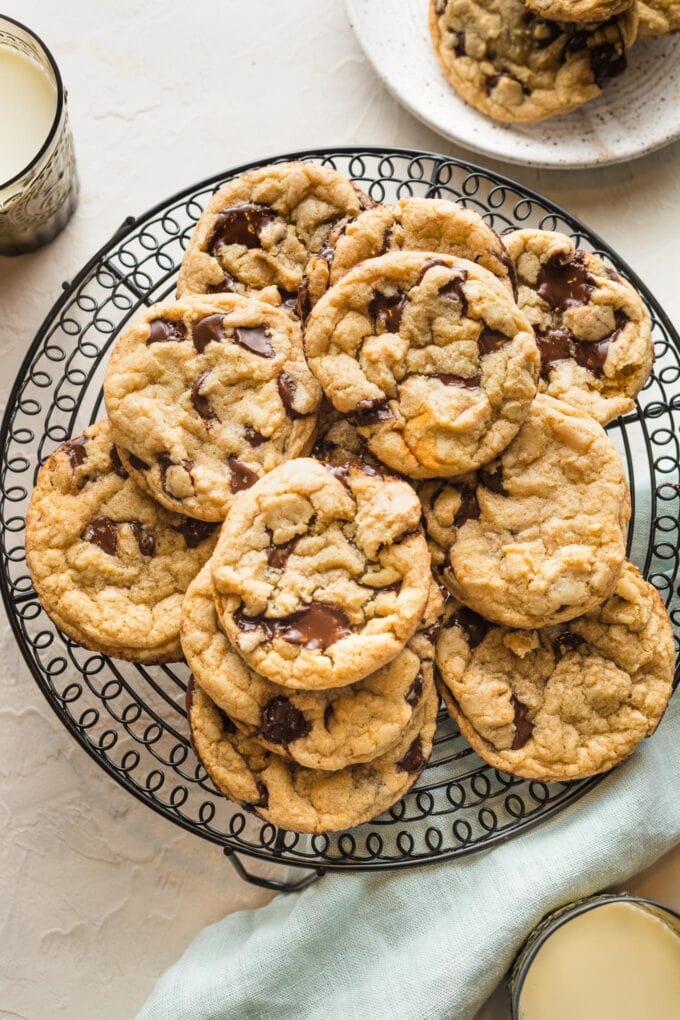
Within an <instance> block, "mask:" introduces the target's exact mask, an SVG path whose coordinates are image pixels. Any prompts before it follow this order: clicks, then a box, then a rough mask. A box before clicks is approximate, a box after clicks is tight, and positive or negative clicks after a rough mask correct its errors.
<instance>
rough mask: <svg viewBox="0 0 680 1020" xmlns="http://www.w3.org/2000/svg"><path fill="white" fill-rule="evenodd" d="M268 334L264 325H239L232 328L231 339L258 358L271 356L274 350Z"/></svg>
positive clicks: (274, 352)
mask: <svg viewBox="0 0 680 1020" xmlns="http://www.w3.org/2000/svg"><path fill="white" fill-rule="evenodd" d="M270 336H271V333H270V332H269V330H268V329H267V327H266V326H247V327H246V326H239V327H238V329H235V330H234V336H233V340H234V343H237V344H239V346H240V347H245V349H246V350H247V351H252V353H253V354H257V356H258V357H259V358H273V357H274V355H275V354H276V351H275V350H274V348H273V347H272V345H271V343H270V342H269V338H270Z"/></svg>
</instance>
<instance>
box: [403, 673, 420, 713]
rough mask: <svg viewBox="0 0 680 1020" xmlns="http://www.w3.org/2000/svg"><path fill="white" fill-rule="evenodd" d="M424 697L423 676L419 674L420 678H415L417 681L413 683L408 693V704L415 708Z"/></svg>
mask: <svg viewBox="0 0 680 1020" xmlns="http://www.w3.org/2000/svg"><path fill="white" fill-rule="evenodd" d="M422 696H423V674H422V673H418V676H417V677H416V678H415V680H414V681H413V683H412V684H411V686H410V687H409V689H408V690H407V692H406V702H407V704H409V705H410V706H411V708H415V707H416V705H417V704H418V702H419V701H420V699H421V697H422Z"/></svg>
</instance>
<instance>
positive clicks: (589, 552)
mask: <svg viewBox="0 0 680 1020" xmlns="http://www.w3.org/2000/svg"><path fill="white" fill-rule="evenodd" d="M421 495H422V496H423V499H424V502H425V503H426V504H429V507H428V506H427V505H426V509H425V515H424V516H425V525H426V528H427V530H428V533H429V535H430V537H431V539H432V541H433V542H435V544H439V545H440V547H441V548H442V549H443V550H445V552H446V556H447V559H448V565H447V566H446V569H445V570H443V577H444V580H445V582H446V584H447V587H448V588H449V589H450V591H451V592H452V593H453V594H454V595H455V596H456V597H457V598H458V599H459V600H460V601H461V602H463V603H464V604H465V605H466V606H469V607H470V608H472V609H474V610H475V611H476V612H478V613H481V614H482V615H483V616H485V617H488V619H490V620H494V621H495V622H497V623H502V624H504V625H505V626H507V627H548V626H551V625H553V624H557V623H563V622H565V621H567V620H571V619H573V618H574V617H577V616H581V615H583V613H586V612H588V611H589V610H591V609H593V608H594V607H595V606H596V605H598V604H599V603H601V602H602V601H603V600H604V599H606V598H607V597H608V596H609V595H610V594H611V593H612V591H613V589H614V585H615V584H616V581H617V579H618V576H619V573H620V571H621V567H622V565H623V561H624V555H625V548H626V525H627V523H628V520H629V517H630V496H629V491H628V485H627V482H626V479H625V475H624V470H623V465H622V463H621V459H620V457H619V455H618V453H617V451H616V448H615V447H614V445H613V443H612V442H611V440H610V439H609V438H608V437H607V435H606V433H605V432H604V430H603V429H602V426H601V425H598V423H597V422H596V421H594V420H593V419H592V418H589V417H587V416H586V415H582V414H579V412H578V411H576V410H574V409H573V408H572V407H570V406H569V405H568V404H564V403H562V402H561V401H558V400H553V398H552V397H549V396H547V395H544V394H541V395H539V396H538V397H536V400H535V401H534V403H533V405H532V408H531V411H530V413H529V417H528V418H527V420H526V421H525V423H524V425H523V426H522V428H521V429H520V431H519V433H518V435H517V437H516V438H515V439H514V440H513V442H512V443H511V444H510V446H509V447H508V448H507V450H505V452H504V453H503V454H502V455H501V457H500V458H498V460H496V461H494V462H493V463H492V464H489V465H487V466H486V467H485V468H484V469H483V470H481V471H479V472H477V474H476V475H474V476H472V477H471V478H469V479H467V480H463V481H462V482H459V483H457V484H456V485H453V484H451V483H447V482H444V481H443V482H441V483H440V485H439V487H437V486H436V485H434V484H433V485H432V486H431V487H430V488H429V489H428V490H427V492H425V491H423V493H422V494H421Z"/></svg>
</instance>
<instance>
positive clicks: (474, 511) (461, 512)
mask: <svg viewBox="0 0 680 1020" xmlns="http://www.w3.org/2000/svg"><path fill="white" fill-rule="evenodd" d="M479 514H480V510H479V503H478V502H477V493H476V490H475V489H474V488H473V487H472V486H471V485H463V486H462V488H461V490H460V506H459V507H458V511H457V513H456V516H455V517H454V519H453V523H454V525H455V526H456V527H457V528H462V526H463V525H464V524H465V522H466V521H476V520H477V518H478V517H479Z"/></svg>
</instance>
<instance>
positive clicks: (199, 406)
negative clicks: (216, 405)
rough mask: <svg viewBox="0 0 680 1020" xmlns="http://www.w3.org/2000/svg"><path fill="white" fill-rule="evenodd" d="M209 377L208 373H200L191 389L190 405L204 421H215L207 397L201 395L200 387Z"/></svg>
mask: <svg viewBox="0 0 680 1020" xmlns="http://www.w3.org/2000/svg"><path fill="white" fill-rule="evenodd" d="M209 375H210V372H201V374H200V375H199V377H198V379H197V380H196V382H195V383H194V385H193V386H192V387H191V403H192V404H193V406H194V408H195V410H196V412H197V413H198V414H199V415H200V416H201V418H203V420H204V421H217V418H216V416H215V412H214V411H213V409H212V407H211V406H210V401H209V400H208V398H207V397H204V396H202V394H201V386H202V385H203V383H204V382H205V380H206V379H207V378H208V376H209Z"/></svg>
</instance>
